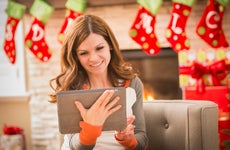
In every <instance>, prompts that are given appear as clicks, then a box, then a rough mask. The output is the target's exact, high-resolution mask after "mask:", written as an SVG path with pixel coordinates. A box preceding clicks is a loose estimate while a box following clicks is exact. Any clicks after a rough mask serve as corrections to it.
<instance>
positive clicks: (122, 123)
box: [57, 87, 126, 134]
mask: <svg viewBox="0 0 230 150" xmlns="http://www.w3.org/2000/svg"><path fill="white" fill-rule="evenodd" d="M107 89H109V90H111V89H112V90H115V93H114V95H113V97H112V98H111V99H113V98H114V97H115V96H120V100H119V101H118V103H117V104H120V105H122V107H121V108H120V109H119V110H118V111H116V112H114V113H113V114H112V115H111V116H109V117H108V118H107V120H106V121H105V123H104V125H103V129H102V130H103V131H109V130H123V129H125V128H126V88H124V87H115V88H107ZM107 89H93V90H73V91H61V92H59V93H57V113H58V123H59V132H60V133H61V134H70V133H79V132H80V130H81V128H80V126H79V122H80V121H82V117H81V115H80V112H79V110H78V109H77V107H76V106H75V104H74V102H75V101H76V100H78V101H80V102H81V103H82V104H83V106H84V107H85V108H90V106H92V104H93V103H94V102H95V101H96V100H97V99H98V98H99V97H100V95H101V94H102V93H103V92H104V91H105V90H107Z"/></svg>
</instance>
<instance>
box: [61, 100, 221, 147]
mask: <svg viewBox="0 0 230 150" xmlns="http://www.w3.org/2000/svg"><path fill="white" fill-rule="evenodd" d="M143 108H144V115H145V122H146V130H147V136H148V138H149V147H148V150H218V106H217V105H216V104H215V103H213V102H211V101H203V100H202V101H200V100H154V101H144V103H143ZM60 136H61V138H60V140H61V141H60V144H62V142H63V135H60Z"/></svg>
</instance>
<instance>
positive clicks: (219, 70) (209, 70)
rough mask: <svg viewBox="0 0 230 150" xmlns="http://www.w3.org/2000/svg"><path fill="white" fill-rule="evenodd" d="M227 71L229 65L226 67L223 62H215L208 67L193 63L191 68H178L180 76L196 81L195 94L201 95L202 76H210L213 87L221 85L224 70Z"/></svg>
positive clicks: (229, 67) (225, 74) (203, 86)
mask: <svg viewBox="0 0 230 150" xmlns="http://www.w3.org/2000/svg"><path fill="white" fill-rule="evenodd" d="M229 69H230V65H226V63H225V60H220V61H217V62H215V63H213V64H211V65H209V66H204V65H202V64H200V63H198V62H194V63H193V65H192V66H191V67H180V74H190V75H191V77H192V78H194V79H196V80H197V92H198V93H203V92H204V91H205V85H204V80H203V75H204V74H210V75H211V77H212V82H213V85H221V83H220V81H221V80H223V79H224V78H225V77H226V76H227V73H226V70H229Z"/></svg>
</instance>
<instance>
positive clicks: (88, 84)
mask: <svg viewBox="0 0 230 150" xmlns="http://www.w3.org/2000/svg"><path fill="white" fill-rule="evenodd" d="M53 82H55V87H54V86H53V85H52V83H53ZM50 84H51V87H52V88H53V89H54V91H55V93H54V94H53V95H51V102H56V94H57V92H59V91H67V90H78V89H100V88H111V87H127V88H132V89H134V90H133V91H134V93H131V94H130V98H129V99H128V100H127V104H128V106H127V109H128V110H127V113H128V114H129V116H128V118H127V127H126V129H125V130H122V131H102V127H103V123H104V122H105V120H106V119H107V118H108V117H109V116H110V115H111V114H113V113H114V112H116V111H117V110H119V109H120V108H121V106H120V105H116V103H117V102H118V101H119V100H120V99H119V97H115V98H114V99H113V100H112V101H111V102H110V103H109V102H108V101H109V99H110V98H111V97H112V95H113V94H114V92H113V91H110V90H106V91H105V92H104V93H103V94H102V95H101V96H100V97H99V99H98V100H97V102H96V103H95V104H93V105H92V107H91V108H89V109H86V108H84V106H83V105H82V104H81V103H80V102H78V101H76V102H75V104H76V109H79V111H80V113H81V116H82V118H83V121H82V122H81V123H80V127H81V128H82V129H81V131H80V133H76V134H71V135H65V137H64V143H63V144H62V149H82V150H84V149H87V150H88V149H100V150H102V149H103V150H104V149H116V150H119V149H129V150H132V149H137V150H142V149H146V147H147V142H148V138H147V136H146V129H145V120H144V115H143V108H142V102H143V101H142V100H143V99H142V88H143V85H142V82H141V80H140V79H139V78H138V77H137V73H136V71H135V70H134V69H133V68H132V66H131V65H130V64H128V63H126V62H125V61H124V60H123V57H122V54H121V51H120V49H119V46H118V42H117V40H116V39H115V36H114V34H113V33H112V31H111V29H110V28H109V26H108V25H107V24H106V22H104V21H103V20H102V19H101V18H99V17H97V16H93V15H84V16H81V17H78V18H77V19H76V20H75V21H74V22H73V23H72V24H71V26H70V27H69V28H68V31H67V32H66V35H65V39H64V41H63V45H62V49H61V73H60V74H59V75H58V76H57V77H56V78H54V79H52V80H51V81H50Z"/></svg>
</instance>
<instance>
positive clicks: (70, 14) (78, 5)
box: [58, 0, 86, 43]
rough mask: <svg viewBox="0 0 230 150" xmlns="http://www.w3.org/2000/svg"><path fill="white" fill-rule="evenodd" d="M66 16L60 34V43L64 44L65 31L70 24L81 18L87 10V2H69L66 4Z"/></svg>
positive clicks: (80, 0)
mask: <svg viewBox="0 0 230 150" xmlns="http://www.w3.org/2000/svg"><path fill="white" fill-rule="evenodd" d="M65 6H66V8H67V9H66V14H65V19H64V23H63V25H62V27H61V30H60V31H59V33H58V41H59V42H60V43H62V41H63V38H64V34H65V31H66V29H67V27H68V26H69V25H70V23H71V22H72V21H73V20H74V19H76V18H77V17H78V16H81V15H82V14H83V12H84V11H85V9H86V0H67V2H66V4H65Z"/></svg>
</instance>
